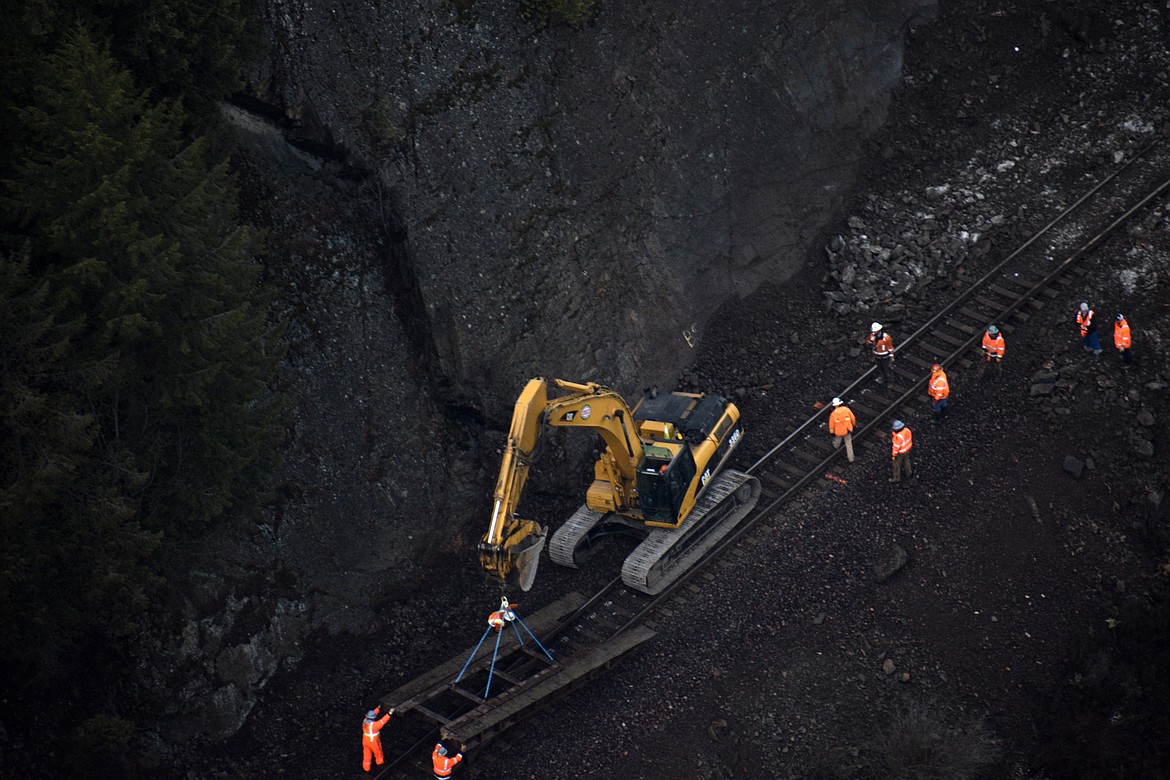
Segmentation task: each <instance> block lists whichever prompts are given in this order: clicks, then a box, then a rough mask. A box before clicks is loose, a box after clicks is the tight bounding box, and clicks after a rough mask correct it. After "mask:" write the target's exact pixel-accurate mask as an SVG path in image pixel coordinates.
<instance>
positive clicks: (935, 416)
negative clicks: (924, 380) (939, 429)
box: [926, 363, 951, 423]
mask: <svg viewBox="0 0 1170 780" xmlns="http://www.w3.org/2000/svg"><path fill="white" fill-rule="evenodd" d="M926 392H928V393H929V394H930V397H931V399H932V400H933V402H934V406H933V411H932V413H931V417H930V421H931V422H932V423H936V422H942V421H943V420H945V419H947V404H948V403H949V402H948V401H947V398H949V397H950V395H951V383H950V382H948V381H947V372H946V371H943V367H942V366H941V365H939V364H938V363H935V364H934V365H933V366H931V367H930V383H929V384H928V385H927V386H926Z"/></svg>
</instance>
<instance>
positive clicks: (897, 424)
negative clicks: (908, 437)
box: [893, 420, 906, 431]
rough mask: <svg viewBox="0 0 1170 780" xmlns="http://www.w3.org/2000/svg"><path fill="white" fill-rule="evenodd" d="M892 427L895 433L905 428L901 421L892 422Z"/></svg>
mask: <svg viewBox="0 0 1170 780" xmlns="http://www.w3.org/2000/svg"><path fill="white" fill-rule="evenodd" d="M893 427H894V430H895V431H900V430H902V429H903V428H905V427H906V423H904V422H902V421H901V420H894V426H893Z"/></svg>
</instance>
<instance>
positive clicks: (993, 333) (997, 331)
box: [987, 325, 999, 336]
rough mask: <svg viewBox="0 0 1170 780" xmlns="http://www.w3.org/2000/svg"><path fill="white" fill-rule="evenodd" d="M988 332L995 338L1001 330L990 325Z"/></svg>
mask: <svg viewBox="0 0 1170 780" xmlns="http://www.w3.org/2000/svg"><path fill="white" fill-rule="evenodd" d="M987 332H988V333H990V334H991V335H992V336H994V335H996V334H997V333H999V328H997V327H995V326H994V325H988V326H987Z"/></svg>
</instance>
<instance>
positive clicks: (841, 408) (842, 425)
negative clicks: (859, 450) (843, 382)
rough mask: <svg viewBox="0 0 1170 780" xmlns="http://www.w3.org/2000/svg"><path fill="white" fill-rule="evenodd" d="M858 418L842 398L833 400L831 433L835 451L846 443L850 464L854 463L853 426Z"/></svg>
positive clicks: (830, 422) (830, 418) (830, 419)
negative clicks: (842, 443)
mask: <svg viewBox="0 0 1170 780" xmlns="http://www.w3.org/2000/svg"><path fill="white" fill-rule="evenodd" d="M856 422H857V418H855V417H854V416H853V411H852V410H851V409H850V408H849V407H848V406H846V405H845V402H844V401H842V400H841V399H840V398H834V399H833V413H832V414H830V415H829V433H831V434H833V449H838V448H839V447H840V446H841V442H842V441H844V442H845V454H846V455H847V456H848V457H849V462H850V463H852V462H853V426H854V424H855V423H856Z"/></svg>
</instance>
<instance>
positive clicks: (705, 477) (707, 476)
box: [699, 469, 711, 487]
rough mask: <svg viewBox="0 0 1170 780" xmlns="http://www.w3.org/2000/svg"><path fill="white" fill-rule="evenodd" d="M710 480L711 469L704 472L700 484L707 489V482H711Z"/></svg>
mask: <svg viewBox="0 0 1170 780" xmlns="http://www.w3.org/2000/svg"><path fill="white" fill-rule="evenodd" d="M709 479H711V469H707V470H706V471H704V472H703V476H702V478H701V479H700V480H699V483H700V484H701V485H702V486H703V487H707V480H709Z"/></svg>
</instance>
